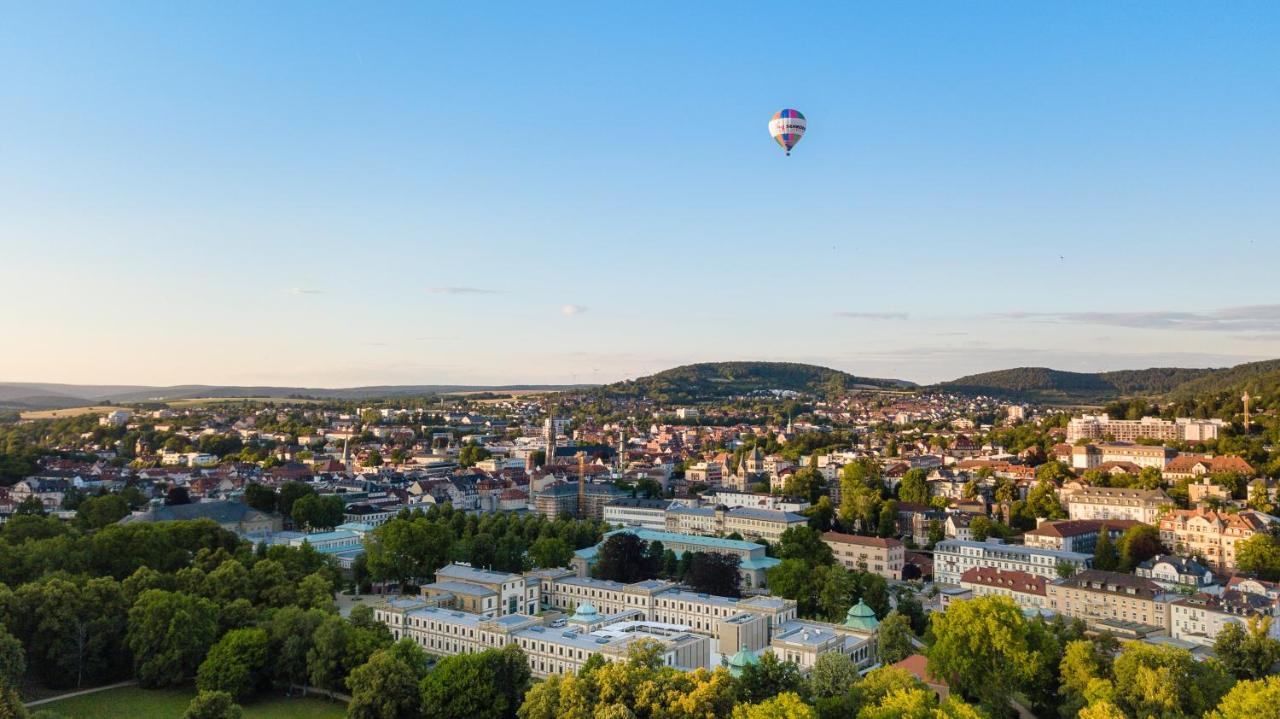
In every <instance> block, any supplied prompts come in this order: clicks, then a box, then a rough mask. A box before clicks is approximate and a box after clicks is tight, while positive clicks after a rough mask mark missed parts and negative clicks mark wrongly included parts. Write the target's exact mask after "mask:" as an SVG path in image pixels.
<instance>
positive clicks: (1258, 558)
mask: <svg viewBox="0 0 1280 719" xmlns="http://www.w3.org/2000/svg"><path fill="white" fill-rule="evenodd" d="M1236 568H1237V569H1239V570H1240V571H1242V572H1249V573H1253V574H1257V575H1258V576H1259V577H1262V578H1263V579H1266V580H1268V581H1276V580H1280V543H1277V541H1276V539H1275V537H1272V536H1271V535H1270V534H1264V533H1258V534H1255V535H1253V536H1252V537H1249V538H1248V539H1246V540H1244V541H1243V542H1240V543H1239V544H1237V545H1236Z"/></svg>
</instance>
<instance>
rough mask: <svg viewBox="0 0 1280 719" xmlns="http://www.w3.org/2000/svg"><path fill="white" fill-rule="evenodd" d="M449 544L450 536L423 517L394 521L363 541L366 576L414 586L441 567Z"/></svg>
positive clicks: (438, 525)
mask: <svg viewBox="0 0 1280 719" xmlns="http://www.w3.org/2000/svg"><path fill="white" fill-rule="evenodd" d="M453 541H454V535H453V533H452V532H450V531H449V530H448V529H447V528H445V527H444V526H443V525H441V524H437V523H434V522H431V521H430V520H428V519H427V518H426V517H423V516H417V517H413V518H399V517H397V518H396V519H392V520H391V521H389V522H387V523H386V524H383V525H382V526H381V527H378V528H377V529H375V530H374V531H373V532H372V533H370V534H369V535H368V538H367V539H366V540H365V555H366V556H367V557H368V565H369V574H370V576H372V577H373V579H374V580H376V581H387V580H391V581H396V582H399V583H400V584H401V585H405V584H408V583H411V582H413V583H416V582H418V581H420V580H422V579H423V578H426V577H430V576H432V575H434V574H435V572H436V570H437V569H439V568H440V567H442V566H444V564H445V562H446V561H448V556H449V550H450V548H451V547H452V545H453Z"/></svg>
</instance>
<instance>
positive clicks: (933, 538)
mask: <svg viewBox="0 0 1280 719" xmlns="http://www.w3.org/2000/svg"><path fill="white" fill-rule="evenodd" d="M946 538H947V530H946V528H944V527H943V526H942V522H940V521H938V520H936V519H930V520H929V548H930V549H932V548H933V546H934V545H935V544H937V543H938V542H941V541H942V540H944V539H946Z"/></svg>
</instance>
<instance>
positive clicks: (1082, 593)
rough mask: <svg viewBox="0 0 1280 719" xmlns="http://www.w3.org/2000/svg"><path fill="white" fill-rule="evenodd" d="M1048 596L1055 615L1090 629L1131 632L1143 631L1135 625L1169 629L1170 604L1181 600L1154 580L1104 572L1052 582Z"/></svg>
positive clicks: (1080, 574)
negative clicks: (1091, 627)
mask: <svg viewBox="0 0 1280 719" xmlns="http://www.w3.org/2000/svg"><path fill="white" fill-rule="evenodd" d="M1046 594H1047V596H1048V600H1049V604H1048V608H1049V609H1050V610H1052V611H1055V612H1057V613H1059V614H1062V615H1064V616H1067V617H1073V618H1078V619H1083V620H1084V621H1085V622H1086V623H1088V624H1089V625H1090V626H1094V627H1098V628H1102V629H1110V630H1117V629H1120V628H1125V629H1126V630H1127V631H1142V630H1138V629H1137V628H1135V627H1133V626H1132V625H1134V624H1139V625H1142V626H1143V627H1158V628H1161V629H1164V628H1166V627H1167V626H1168V616H1169V604H1170V602H1172V601H1173V600H1174V599H1176V598H1177V595H1171V594H1169V593H1168V592H1166V591H1165V589H1164V588H1163V587H1161V586H1160V585H1159V584H1156V583H1155V582H1153V581H1151V580H1150V579H1143V578H1142V577H1135V576H1133V575H1132V574H1122V573H1120V572H1105V571H1102V570H1100V569H1088V570H1085V571H1083V572H1080V573H1079V574H1076V575H1075V576H1072V577H1070V578H1068V579H1062V580H1059V581H1056V582H1051V583H1049V584H1048V585H1047V586H1046Z"/></svg>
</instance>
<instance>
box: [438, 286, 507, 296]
mask: <svg viewBox="0 0 1280 719" xmlns="http://www.w3.org/2000/svg"><path fill="white" fill-rule="evenodd" d="M427 294H430V295H496V294H498V291H497V290H488V289H485V288H483V287H428V288H427Z"/></svg>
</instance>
